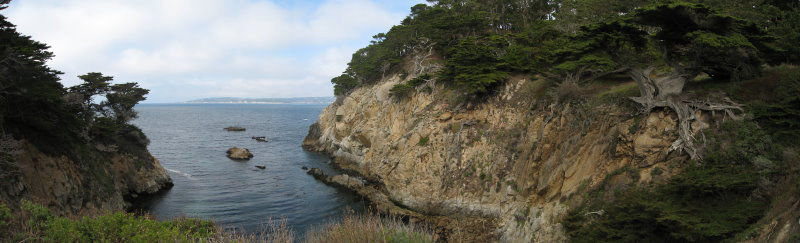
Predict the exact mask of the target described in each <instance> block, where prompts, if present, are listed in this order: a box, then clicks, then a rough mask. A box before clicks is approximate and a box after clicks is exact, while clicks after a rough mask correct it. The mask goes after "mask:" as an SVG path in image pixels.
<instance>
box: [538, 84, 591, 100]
mask: <svg viewBox="0 0 800 243" xmlns="http://www.w3.org/2000/svg"><path fill="white" fill-rule="evenodd" d="M548 93H549V95H550V98H552V99H553V103H555V104H557V105H561V104H567V103H571V102H573V101H579V100H582V99H584V98H585V97H586V95H587V94H588V93H589V89H588V88H586V87H585V85H581V84H579V83H578V82H574V81H564V82H561V83H559V84H558V85H556V87H553V88H552V89H551V90H550V92H548Z"/></svg>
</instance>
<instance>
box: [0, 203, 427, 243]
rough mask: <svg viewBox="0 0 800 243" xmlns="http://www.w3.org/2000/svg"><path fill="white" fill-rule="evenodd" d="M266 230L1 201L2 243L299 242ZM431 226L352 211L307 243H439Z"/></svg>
mask: <svg viewBox="0 0 800 243" xmlns="http://www.w3.org/2000/svg"><path fill="white" fill-rule="evenodd" d="M264 226H265V227H264V228H263V229H262V231H261V232H259V233H255V234H242V233H236V232H226V231H224V230H222V229H221V228H220V227H219V226H218V225H216V224H215V223H214V222H212V221H208V220H200V219H192V218H177V219H172V220H166V221H159V220H155V219H153V218H152V217H150V216H137V215H134V214H129V213H108V214H104V215H100V216H95V217H82V218H67V217H59V216H55V215H54V214H53V213H52V212H51V211H50V210H49V209H48V208H46V207H44V206H41V205H39V204H36V203H33V202H30V201H27V200H23V201H21V202H20V210H17V211H16V213H12V210H11V209H10V208H9V207H8V206H6V205H5V204H2V203H0V242H28V241H30V242H274V243H290V242H297V241H298V240H299V239H297V238H296V237H295V233H294V231H292V230H291V229H290V228H289V227H288V226H287V222H286V219H283V220H280V221H274V220H272V219H270V220H269V221H268V223H266V224H265V225H264ZM434 241H435V237H434V234H433V233H432V232H431V231H430V230H428V229H427V228H425V227H422V226H419V225H415V224H406V223H404V222H403V221H402V220H400V219H398V218H394V217H382V216H380V215H378V214H374V213H367V214H362V215H357V214H354V213H352V212H349V213H346V214H345V216H344V217H343V219H341V220H340V221H335V222H330V223H328V224H325V225H323V226H321V227H318V228H316V229H313V230H311V231H309V232H307V233H306V238H305V240H304V242H309V243H317V242H434Z"/></svg>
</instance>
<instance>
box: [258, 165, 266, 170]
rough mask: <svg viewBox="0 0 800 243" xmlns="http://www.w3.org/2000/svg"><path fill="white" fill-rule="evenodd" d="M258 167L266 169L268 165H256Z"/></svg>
mask: <svg viewBox="0 0 800 243" xmlns="http://www.w3.org/2000/svg"><path fill="white" fill-rule="evenodd" d="M256 168H259V169H262V170H263V169H266V168H267V167H266V166H263V165H256Z"/></svg>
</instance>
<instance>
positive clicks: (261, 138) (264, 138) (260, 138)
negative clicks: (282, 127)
mask: <svg viewBox="0 0 800 243" xmlns="http://www.w3.org/2000/svg"><path fill="white" fill-rule="evenodd" d="M251 138H252V139H255V140H256V141H259V142H269V141H267V137H255V136H254V137H251Z"/></svg>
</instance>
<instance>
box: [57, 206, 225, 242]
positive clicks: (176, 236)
mask: <svg viewBox="0 0 800 243" xmlns="http://www.w3.org/2000/svg"><path fill="white" fill-rule="evenodd" d="M215 233H216V226H215V225H214V224H213V223H211V222H209V221H203V220H197V219H188V218H180V219H174V220H170V221H163V222H160V221H156V220H153V219H149V218H144V217H137V216H134V215H133V214H127V213H114V214H108V215H103V216H99V217H96V218H88V217H84V218H83V219H81V220H70V219H67V218H56V219H54V220H51V221H50V222H49V223H48V227H47V230H46V231H45V232H44V235H45V237H44V238H45V239H46V241H51V242H87V241H95V242H165V241H176V242H185V241H197V240H201V239H209V238H211V237H212V236H214V234H215Z"/></svg>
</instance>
